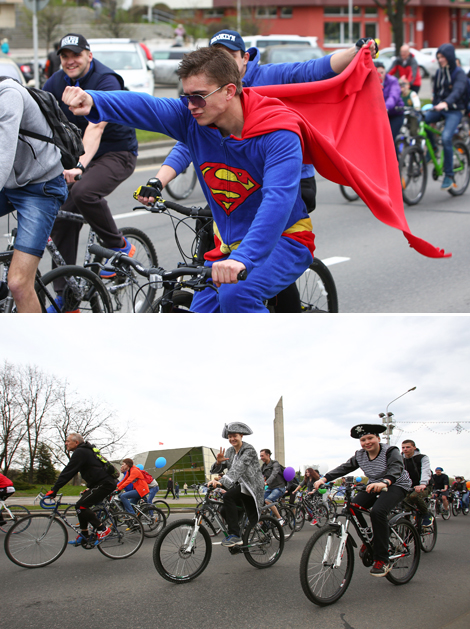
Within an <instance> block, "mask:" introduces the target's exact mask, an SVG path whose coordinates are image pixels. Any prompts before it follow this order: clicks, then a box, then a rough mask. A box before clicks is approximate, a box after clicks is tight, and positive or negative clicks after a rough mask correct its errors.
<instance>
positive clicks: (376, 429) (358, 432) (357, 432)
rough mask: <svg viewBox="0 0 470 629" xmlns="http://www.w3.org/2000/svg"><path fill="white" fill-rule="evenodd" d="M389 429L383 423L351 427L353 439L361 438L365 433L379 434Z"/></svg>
mask: <svg viewBox="0 0 470 629" xmlns="http://www.w3.org/2000/svg"><path fill="white" fill-rule="evenodd" d="M386 430H387V428H386V426H384V425H383V424H358V425H357V426H353V427H352V428H351V437H352V438H353V439H360V438H361V437H364V435H377V437H378V436H379V434H380V433H381V432H385V431H386Z"/></svg>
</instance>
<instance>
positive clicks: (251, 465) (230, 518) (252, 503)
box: [207, 422, 264, 547]
mask: <svg viewBox="0 0 470 629" xmlns="http://www.w3.org/2000/svg"><path fill="white" fill-rule="evenodd" d="M252 434H253V431H252V430H251V428H250V427H249V426H247V425H246V424H244V423H243V422H231V423H230V424H225V425H224V429H223V431H222V438H223V439H228V440H229V442H230V446H231V447H230V448H228V449H227V452H226V451H225V448H220V452H219V453H218V454H217V461H216V462H215V463H214V464H213V466H212V467H211V469H210V473H211V474H221V473H222V472H223V471H224V470H226V473H225V474H224V475H223V476H222V477H221V478H220V479H219V480H211V481H209V482H208V483H207V484H208V485H209V486H210V487H222V488H223V489H225V490H226V491H225V493H224V494H223V502H224V513H223V515H224V518H225V521H226V522H227V529H228V537H226V538H225V539H224V541H223V542H222V546H227V547H229V546H241V545H242V544H243V541H242V539H241V537H240V524H239V520H238V508H239V507H242V508H244V509H245V511H246V514H247V516H248V519H249V521H250V524H254V523H256V521H257V519H258V518H259V517H260V513H261V507H262V506H263V505H264V479H263V475H262V473H261V469H260V466H259V462H258V456H257V454H256V450H255V449H254V448H253V446H252V445H250V444H249V443H244V442H243V437H244V435H252Z"/></svg>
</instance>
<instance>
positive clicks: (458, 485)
mask: <svg viewBox="0 0 470 629" xmlns="http://www.w3.org/2000/svg"><path fill="white" fill-rule="evenodd" d="M451 489H452V491H458V492H460V495H461V498H462V504H463V508H464V509H467V510H468V499H469V495H468V489H467V483H466V482H465V478H464V477H463V476H456V477H455V480H454V482H453V483H452V485H451Z"/></svg>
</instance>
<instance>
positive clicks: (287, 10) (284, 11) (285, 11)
mask: <svg viewBox="0 0 470 629" xmlns="http://www.w3.org/2000/svg"><path fill="white" fill-rule="evenodd" d="M281 17H285V18H288V17H292V7H281Z"/></svg>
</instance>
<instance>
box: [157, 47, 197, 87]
mask: <svg viewBox="0 0 470 629" xmlns="http://www.w3.org/2000/svg"><path fill="white" fill-rule="evenodd" d="M192 50H193V48H184V47H183V46H169V47H168V48H154V49H152V51H151V52H152V58H153V63H154V69H153V76H154V79H155V83H164V84H166V85H178V75H177V74H176V70H177V69H178V66H179V64H180V61H181V59H182V58H183V55H185V54H187V53H188V52H191V51H192Z"/></svg>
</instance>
